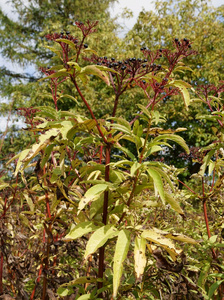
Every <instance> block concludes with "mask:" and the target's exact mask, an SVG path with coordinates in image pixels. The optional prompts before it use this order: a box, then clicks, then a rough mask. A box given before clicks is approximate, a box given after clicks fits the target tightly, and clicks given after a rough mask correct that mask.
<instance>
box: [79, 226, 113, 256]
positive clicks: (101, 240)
mask: <svg viewBox="0 0 224 300" xmlns="http://www.w3.org/2000/svg"><path fill="white" fill-rule="evenodd" d="M118 233H119V231H118V230H117V229H116V228H115V227H114V226H111V225H105V226H103V227H101V228H99V229H97V230H96V231H95V232H94V233H93V234H92V235H91V237H90V239H89V241H88V243H87V245H86V251H85V254H84V258H85V259H86V258H87V257H88V256H89V255H90V254H92V253H94V252H96V250H97V249H98V248H100V247H101V246H103V245H104V244H105V243H106V242H107V240H108V239H111V238H114V237H115V236H117V235H118Z"/></svg>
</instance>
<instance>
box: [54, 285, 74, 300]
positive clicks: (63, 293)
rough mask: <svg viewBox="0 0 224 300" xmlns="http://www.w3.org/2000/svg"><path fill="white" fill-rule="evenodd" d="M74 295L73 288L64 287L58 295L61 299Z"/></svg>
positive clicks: (59, 290) (58, 290)
mask: <svg viewBox="0 0 224 300" xmlns="http://www.w3.org/2000/svg"><path fill="white" fill-rule="evenodd" d="M73 293H74V291H73V289H72V288H71V287H62V286H60V287H59V288H58V289H57V294H58V295H59V296H61V297H66V296H69V295H71V294H73Z"/></svg>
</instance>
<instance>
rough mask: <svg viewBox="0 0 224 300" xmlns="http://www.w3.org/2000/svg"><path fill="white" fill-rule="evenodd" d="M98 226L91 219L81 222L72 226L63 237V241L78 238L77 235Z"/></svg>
mask: <svg viewBox="0 0 224 300" xmlns="http://www.w3.org/2000/svg"><path fill="white" fill-rule="evenodd" d="M99 227H100V226H99V225H95V224H94V222H93V221H87V222H81V223H79V224H78V225H76V226H72V227H71V229H70V231H69V233H68V234H67V235H66V236H65V237H64V238H63V240H64V241H70V240H75V239H78V238H79V237H81V236H83V235H85V234H87V233H89V232H91V231H95V230H96V229H98V228H99Z"/></svg>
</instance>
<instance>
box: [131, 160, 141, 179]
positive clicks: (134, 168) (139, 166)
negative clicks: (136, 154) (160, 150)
mask: <svg viewBox="0 0 224 300" xmlns="http://www.w3.org/2000/svg"><path fill="white" fill-rule="evenodd" d="M141 166H142V165H141V164H140V163H138V162H137V161H136V162H134V163H133V165H132V166H131V170H130V175H131V177H133V176H134V175H135V174H136V171H137V170H139V168H141Z"/></svg>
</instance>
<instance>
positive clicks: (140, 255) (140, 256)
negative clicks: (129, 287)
mask: <svg viewBox="0 0 224 300" xmlns="http://www.w3.org/2000/svg"><path fill="white" fill-rule="evenodd" d="M145 250H146V239H145V238H143V237H138V236H136V238H135V249H134V259H135V274H136V279H137V280H140V281H141V280H142V275H143V273H144V270H145V266H146V256H145Z"/></svg>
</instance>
